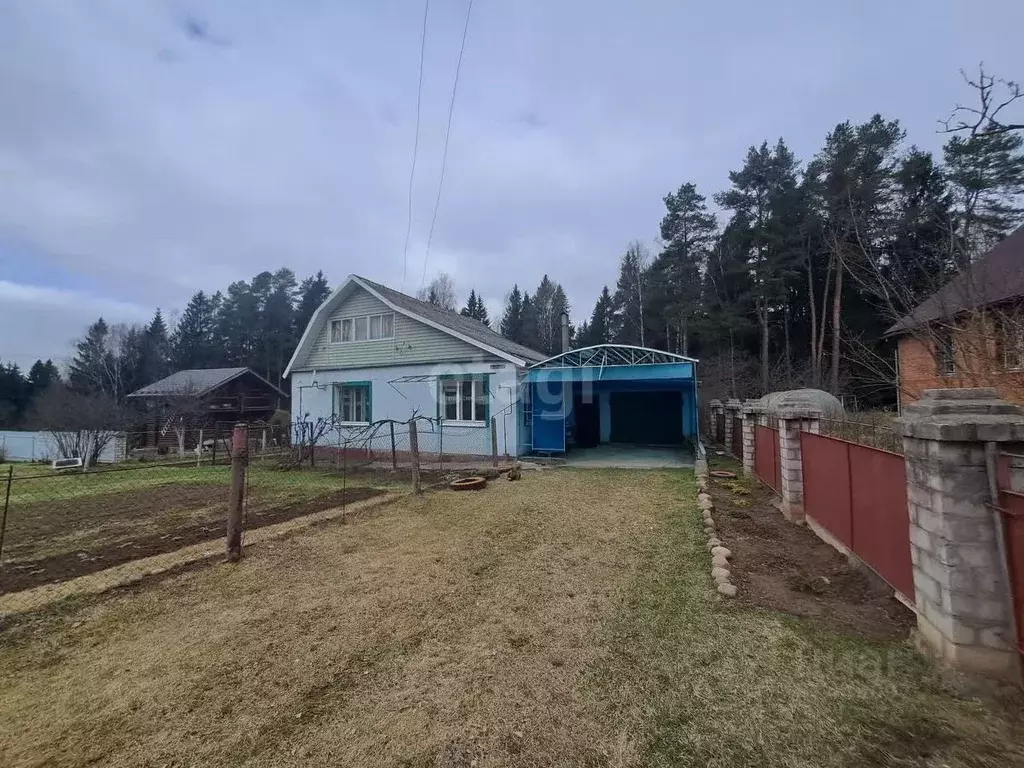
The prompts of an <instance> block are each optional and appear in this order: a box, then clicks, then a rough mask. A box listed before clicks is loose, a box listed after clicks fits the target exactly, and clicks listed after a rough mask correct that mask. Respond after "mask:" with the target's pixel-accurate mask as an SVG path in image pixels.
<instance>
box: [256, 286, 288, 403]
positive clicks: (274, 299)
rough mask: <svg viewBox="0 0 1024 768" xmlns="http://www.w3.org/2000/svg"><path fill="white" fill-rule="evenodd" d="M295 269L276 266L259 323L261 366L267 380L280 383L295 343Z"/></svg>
mask: <svg viewBox="0 0 1024 768" xmlns="http://www.w3.org/2000/svg"><path fill="white" fill-rule="evenodd" d="M296 291H297V284H296V281H295V273H294V272H292V270H290V269H288V268H287V267H282V268H281V269H279V270H277V271H276V272H275V273H274V274H273V276H272V277H271V280H270V291H269V293H268V294H267V297H266V300H265V301H264V303H263V306H262V312H261V319H260V325H261V328H262V333H261V338H262V342H263V349H262V355H261V357H262V360H261V362H262V365H263V367H262V368H261V369H257V370H262V371H263V373H264V376H265V377H266V378H267V380H268V381H276V382H277V383H278V385H279V386H280V384H282V383H283V374H284V367H285V365H287V363H288V359H289V358H290V357H291V354H292V352H293V351H294V350H295V345H296V344H297V343H298V339H297V338H296V333H297V328H296V326H295V297H296Z"/></svg>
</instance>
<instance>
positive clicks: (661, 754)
mask: <svg viewBox="0 0 1024 768" xmlns="http://www.w3.org/2000/svg"><path fill="white" fill-rule="evenodd" d="M694 497H695V487H694V482H693V480H692V475H687V474H686V473H685V472H679V471H633V472H631V471H609V470H557V471H552V470H546V471H543V472H525V473H524V477H523V480H522V481H520V482H517V483H510V482H507V481H505V480H499V481H496V482H493V483H491V484H490V485H489V487H488V488H487V489H486V490H484V491H481V492H475V493H453V492H448V491H446V492H439V493H434V494H428V495H425V496H423V497H416V498H408V499H405V500H403V501H401V502H399V503H396V504H394V505H392V506H391V507H389V509H388V511H387V512H385V513H382V514H381V515H379V516H377V517H373V518H370V519H367V520H364V521H360V522H356V523H354V524H349V525H328V526H325V527H323V528H320V529H317V530H313V531H310V532H307V533H304V534H298V535H295V536H292V537H291V538H289V539H286V540H281V541H278V542H275V543H272V544H266V545H259V546H257V547H255V548H254V549H252V550H249V551H247V555H246V557H245V558H244V560H243V561H242V563H241V564H240V565H238V566H229V565H217V566H212V567H209V568H204V569H200V570H196V571H193V572H190V573H187V574H182V575H180V576H176V577H173V578H171V579H168V580H165V581H163V582H160V583H157V584H152V585H149V586H147V587H143V588H140V589H139V590H138V591H136V592H134V593H129V594H122V595H119V596H112V597H108V598H106V599H102V600H99V601H97V602H90V601H83V602H80V603H78V604H77V605H75V606H72V607H68V608H66V609H64V610H62V611H61V612H60V613H57V614H54V615H52V616H40V617H37V618H35V619H28V620H24V621H23V622H22V623H19V624H16V625H14V626H11V627H9V628H8V629H7V630H6V631H5V632H3V633H0V722H3V723H4V728H2V729H0V764H2V765H4V766H12V768H13V767H14V766H21V765H40V764H52V765H78V764H85V763H89V762H93V763H96V764H103V765H113V766H121V765H124V766H128V765H203V766H235V765H252V766H271V765H273V766H308V765H328V764H329V765H353V766H356V765H359V766H361V765H393V766H423V767H424V768H426V766H441V767H442V768H456V767H458V768H470V767H471V766H473V765H478V766H480V768H485V767H486V766H523V767H525V766H548V765H559V766H561V765H569V766H574V765H587V766H608V767H609V768H611V767H612V766H632V765H650V766H669V765H672V766H691V765H692V766H716V767H717V766H722V767H724V766H862V765H878V766H883V765H886V766H904V765H906V766H911V765H913V766H932V765H934V766H940V765H949V766H973V765H978V766H980V765H987V766H991V765H1024V762H1022V754H1021V751H1020V749H1021V748H1020V747H1019V746H1017V743H1016V741H1015V739H1016V737H1017V736H1018V735H1019V734H1017V732H1016V729H1018V727H1019V726H1018V725H1017V724H1016V723H1015V722H1014V721H1013V720H1012V719H1010V716H1009V715H1007V714H1006V713H1005V712H1004V711H1002V710H1000V709H999V708H996V707H993V706H990V705H986V704H983V703H981V702H979V701H974V700H970V699H967V698H959V697H957V696H956V695H953V694H951V693H950V692H948V691H947V689H946V687H945V686H944V685H943V683H942V680H941V678H940V676H939V675H937V674H936V672H935V671H934V669H933V668H932V667H931V666H930V665H929V664H928V663H927V662H926V661H924V660H923V659H922V658H921V657H919V656H918V655H917V654H916V653H915V652H914V651H913V650H912V649H911V648H910V646H909V645H908V644H907V643H905V642H880V641H874V640H864V639H861V638H857V637H851V636H849V635H845V634H842V633H840V632H836V631H833V630H832V629H830V628H829V627H828V626H827V625H824V624H812V623H810V622H807V621H800V620H796V619H793V618H790V617H787V616H784V615H780V614H776V613H771V612H767V611H757V610H751V609H749V608H744V607H742V606H740V605H739V604H738V603H736V602H729V601H726V600H724V599H723V598H720V597H719V596H718V595H717V594H716V593H715V592H714V590H713V586H712V582H711V579H710V576H709V575H708V569H709V563H708V555H707V552H706V551H704V549H703V548H702V546H701V529H700V525H699V515H698V514H697V511H696V509H695V503H694V501H695V499H694ZM1017 741H1019V739H1018V740H1017ZM474 761H475V762H474Z"/></svg>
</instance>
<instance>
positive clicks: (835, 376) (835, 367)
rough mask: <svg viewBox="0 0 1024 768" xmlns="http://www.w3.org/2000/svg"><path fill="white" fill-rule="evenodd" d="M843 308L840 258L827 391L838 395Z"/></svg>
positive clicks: (840, 258) (837, 266)
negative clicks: (840, 322) (840, 317)
mask: <svg viewBox="0 0 1024 768" xmlns="http://www.w3.org/2000/svg"><path fill="white" fill-rule="evenodd" d="M842 306H843V259H842V256H840V257H839V258H838V259H837V260H836V286H835V295H834V296H833V297H832V379H831V381H830V382H829V386H830V389H829V391H830V392H831V393H832V394H833V395H836V396H838V395H839V335H840V327H839V316H840V313H841V311H842Z"/></svg>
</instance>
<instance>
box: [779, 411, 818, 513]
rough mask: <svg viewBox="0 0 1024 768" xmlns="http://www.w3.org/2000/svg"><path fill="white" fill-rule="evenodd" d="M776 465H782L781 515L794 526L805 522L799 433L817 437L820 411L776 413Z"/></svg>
mask: <svg viewBox="0 0 1024 768" xmlns="http://www.w3.org/2000/svg"><path fill="white" fill-rule="evenodd" d="M775 415H776V417H777V418H778V420H779V461H780V462H781V463H782V487H781V488H780V489H779V490H780V491H781V493H782V514H783V515H785V516H786V519H787V520H790V521H792V522H794V523H803V521H804V464H803V458H802V457H801V454H800V433H801V432H802V431H804V430H807V431H808V432H814V433H817V432H818V429H819V424H820V422H821V411H819V410H816V409H814V408H806V407H800V408H783V409H782V410H780V411H778V412H777V413H776V414H775Z"/></svg>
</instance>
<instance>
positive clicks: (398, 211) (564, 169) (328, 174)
mask: <svg viewBox="0 0 1024 768" xmlns="http://www.w3.org/2000/svg"><path fill="white" fill-rule="evenodd" d="M465 11H466V0H432V2H431V3H430V15H429V21H428V28H427V40H426V63H425V68H424V86H423V96H422V104H423V109H422V125H421V136H420V144H419V160H418V163H417V167H416V183H415V186H414V193H413V221H412V239H411V246H410V248H409V256H408V262H407V263H406V264H404V263H403V261H404V260H403V245H404V242H405V230H406V221H407V202H408V201H407V185H408V178H409V170H410V165H411V159H412V143H413V134H414V126H415V103H416V83H417V73H418V60H419V40H420V31H421V24H422V14H423V3H422V2H420V0H416V1H415V2H412V1H411V0H410V2H404V1H402V0H380V1H376V0H375V1H374V2H370V0H364V1H360V2H354V1H353V2H342V1H341V0H330V1H328V0H321V1H320V2H316V1H314V0H308V1H302V0H289V1H288V2H284V0H274V1H273V2H270V1H264V2H253V0H215V1H214V0H204V2H198V0H197V1H196V2H193V3H185V2H158V1H156V0H154V1H152V2H144V1H143V0H119V1H115V0H107V1H105V0H0V73H2V74H0V104H2V105H3V106H2V110H3V113H2V118H0V359H5V360H12V359H13V360H14V361H16V362H18V363H20V364H22V365H26V366H27V365H28V364H30V363H31V362H32V361H33V360H34V359H35V358H37V357H43V358H46V357H53V358H54V359H57V360H63V359H66V358H67V357H68V355H69V351H70V342H71V340H72V339H73V338H74V337H76V336H78V335H79V334H80V333H81V332H82V330H83V328H84V326H85V324H86V323H88V322H90V321H92V320H94V319H95V318H96V317H97V316H99V315H103V316H104V317H105V318H107V319H108V321H111V322H118V321H142V320H145V319H147V318H148V317H149V316H150V315H151V314H152V312H153V309H154V308H155V307H157V306H160V307H162V308H163V309H164V311H165V312H167V313H171V314H173V313H174V312H175V311H177V310H180V308H181V307H182V306H183V305H184V303H185V302H186V301H187V299H188V297H189V295H190V294H191V293H193V292H194V291H196V290H198V289H200V288H202V289H206V290H216V289H218V288H224V287H226V285H227V284H228V283H229V282H231V281H232V280H237V279H248V278H250V277H251V276H252V275H254V274H256V273H257V272H259V271H261V270H264V269H270V270H273V269H276V268H277V267H279V266H282V265H286V266H289V267H291V268H292V269H294V270H295V272H296V274H297V275H298V276H299V278H300V279H301V278H302V277H304V276H305V275H308V274H310V273H312V272H315V271H316V270H318V269H322V270H323V271H324V272H325V273H326V274H327V276H328V277H329V278H330V280H331V282H332V285H333V284H337V282H339V281H340V280H341V279H342V278H344V276H345V275H347V274H349V273H357V274H362V275H365V276H367V277H370V278H372V279H374V280H378V281H381V282H384V283H387V284H388V285H391V286H393V287H395V288H398V289H402V288H403V287H404V289H405V290H406V292H415V290H416V289H418V288H419V287H420V283H421V275H422V274H423V271H424V257H425V253H426V240H427V233H428V230H429V227H430V218H431V214H432V212H433V207H434V202H435V199H436V195H437V183H438V175H439V171H440V166H441V153H442V148H443V140H444V129H445V124H446V120H447V113H448V101H449V98H450V94H451V88H452V79H453V77H454V74H455V64H456V60H457V57H458V50H459V42H460V39H461V35H462V25H463V20H464V18H465ZM1022 29H1024V3H1021V2H1019V0H999V1H997V0H991V1H990V2H982V1H981V0H974V1H973V2H952V1H950V2H935V1H934V0H928V1H921V2H917V1H914V0H899V1H898V2H892V0H886V1H885V2H875V1H874V0H871V1H862V2H859V3H842V4H839V3H833V2H822V0H809V1H808V2H784V1H783V0H779V1H777V2H772V3H765V2H761V1H760V0H757V1H753V0H752V1H751V2H733V3H728V2H719V3H690V2H680V0H665V1H664V2H653V1H650V2H645V1H644V0H636V1H635V2H618V1H616V2H607V1H595V0H572V1H571V2H570V1H569V0H515V1H514V2H510V1H509V0H502V1H501V2H498V1H497V0H476V3H475V5H474V7H473V13H472V17H471V21H470V26H469V34H468V40H467V45H466V53H465V58H464V61H463V65H462V71H461V75H460V80H459V90H458V97H457V101H456V105H455V115H454V121H453V124H452V133H451V144H450V148H449V153H448V163H447V174H446V178H445V185H444V193H443V196H442V198H441V204H440V210H439V213H438V217H437V227H436V231H435V234H434V239H433V243H432V245H431V249H430V255H429V262H428V263H427V265H426V272H427V275H428V279H429V276H430V275H432V274H433V273H435V272H436V271H438V270H446V271H448V272H449V273H451V274H452V276H453V277H454V279H455V283H456V287H457V289H458V291H459V294H460V299H462V298H464V296H465V294H467V293H468V291H469V289H470V288H476V289H477V290H478V291H479V292H481V294H482V295H483V296H484V298H485V300H486V301H487V303H488V305H489V307H490V308H491V310H492V312H494V311H497V310H498V309H499V307H500V304H501V301H502V297H503V296H504V294H505V293H506V292H507V290H508V289H509V288H510V287H511V284H512V283H513V282H514V281H519V283H520V284H521V285H525V286H527V287H529V288H530V289H531V290H532V288H533V286H535V285H536V283H537V282H538V281H539V279H540V277H541V275H542V274H543V273H545V272H547V273H548V274H550V275H551V277H552V278H553V279H555V280H558V281H560V282H561V283H562V284H563V285H564V286H565V288H566V290H567V292H568V294H569V299H570V301H571V302H572V303H573V315H574V318H575V319H577V320H578V319H580V318H582V317H585V316H586V315H587V314H589V311H590V309H591V307H592V305H593V301H594V298H595V297H596V294H597V292H598V291H599V290H600V287H601V285H602V284H604V283H614V280H615V277H616V268H617V260H618V258H619V256H620V254H621V253H622V251H623V250H624V249H625V247H626V245H627V244H628V243H629V241H630V240H633V239H640V240H642V241H645V242H647V243H652V241H653V239H654V238H655V236H656V235H657V225H658V221H659V220H660V218H661V214H662V207H663V205H662V202H661V198H662V197H663V196H664V195H665V193H666V192H668V191H670V190H672V189H674V188H676V187H678V185H679V184H680V183H682V182H685V181H694V182H696V183H697V185H698V187H699V189H700V190H701V191H702V192H703V193H705V194H707V195H708V196H709V197H710V195H711V194H712V193H714V192H715V191H717V190H720V189H722V188H723V187H724V186H725V185H726V184H727V178H726V174H727V173H728V171H729V170H730V169H734V168H736V167H737V166H738V165H739V164H740V162H741V160H742V157H743V154H744V151H745V149H746V148H747V147H748V146H749V145H750V144H753V143H760V142H761V141H762V140H763V139H769V140H774V139H775V138H776V137H778V136H783V137H785V139H786V140H787V142H789V144H790V146H791V147H792V148H793V150H794V151H795V152H796V153H797V155H798V157H800V158H801V159H804V160H806V159H807V158H809V157H810V156H812V155H813V154H814V152H815V151H816V150H817V149H818V148H819V146H820V145H821V143H822V140H823V138H824V136H825V134H826V132H827V131H828V130H829V129H830V128H831V127H832V126H833V125H835V123H837V122H839V121H842V120H845V119H850V120H854V121H860V120H865V119H867V118H868V117H870V116H871V114H872V113H874V112H876V111H879V112H882V113H883V114H884V115H886V116H888V117H896V118H899V119H900V120H901V121H902V122H903V124H904V126H905V128H906V129H907V130H908V132H909V135H910V140H912V141H914V142H916V143H918V144H920V145H922V146H924V147H926V148H931V149H934V148H937V147H938V146H939V145H940V143H941V137H939V136H937V135H936V133H935V130H936V120H937V119H938V118H941V117H943V116H944V115H945V114H946V113H947V112H948V111H949V110H950V109H951V108H952V107H953V106H954V105H955V104H956V102H957V101H958V100H968V99H970V98H971V96H972V94H971V93H970V92H969V91H968V90H967V89H966V88H965V87H964V86H963V84H962V81H961V79H960V75H959V74H958V69H959V68H961V67H964V68H969V69H972V68H976V67H977V64H978V62H979V61H980V60H982V59H983V60H984V61H985V63H986V66H987V68H988V69H989V70H990V71H991V72H993V73H995V74H998V75H1000V76H1003V77H1008V78H1017V79H1024V54H1022V53H1021V47H1020V37H1021V30H1022ZM403 275H405V279H404V283H403Z"/></svg>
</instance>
